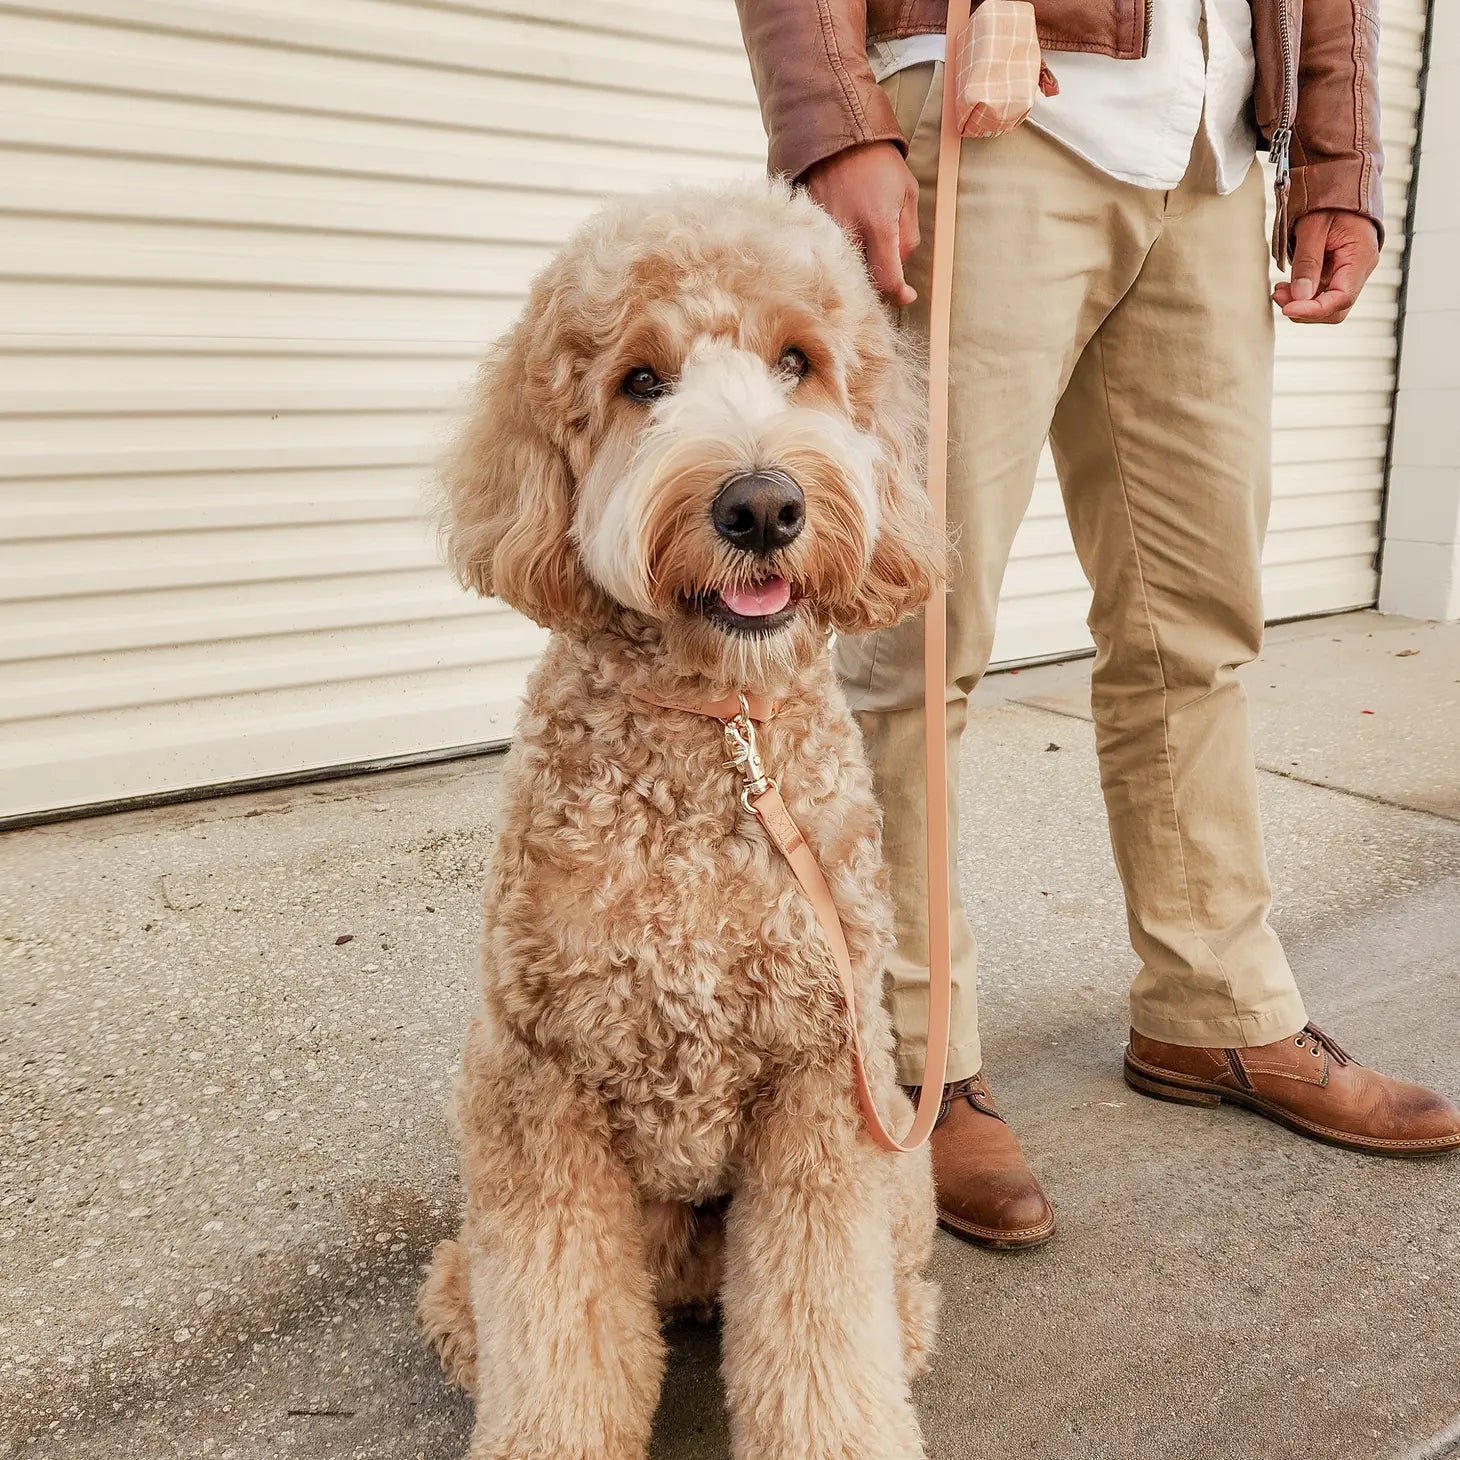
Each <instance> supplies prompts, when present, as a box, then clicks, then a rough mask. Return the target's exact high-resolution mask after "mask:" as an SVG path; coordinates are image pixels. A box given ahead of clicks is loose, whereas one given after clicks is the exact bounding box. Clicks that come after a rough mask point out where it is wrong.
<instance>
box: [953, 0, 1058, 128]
mask: <svg viewBox="0 0 1460 1460" xmlns="http://www.w3.org/2000/svg"><path fill="white" fill-rule="evenodd" d="M953 78H954V84H955V85H956V87H957V93H956V95H957V104H958V113H957V115H958V130H959V131H960V132H961V133H962V134H963V135H964V136H965V137H998V136H1001V135H1002V134H1003V133H1005V132H1007V131H1010V130H1011V129H1012V128H1014V127H1017V126H1018V125H1019V123H1020V122H1022V121H1023V120H1024V118H1025V117H1027V116H1028V115H1029V113H1030V111H1031V110H1032V109H1033V107H1034V101H1035V98H1036V97H1037V96H1038V95H1039V94H1040V93H1041V92H1042V93H1043V94H1044V95H1045V96H1057V95H1058V94H1059V83H1058V82H1057V81H1056V80H1055V79H1054V73H1053V72H1052V71H1050V69H1049V67H1048V66H1046V65H1045V64H1044V60H1043V57H1042V56H1041V55H1040V52H1039V32H1038V31H1037V29H1036V28H1035V23H1034V6H1033V5H1032V4H1031V3H1030V0H983V4H982V5H980V6H979V7H978V9H977V10H975V11H974V12H973V15H972V17H971V18H970V20H969V21H968V23H967V24H966V25H965V26H964V27H963V28H962V30H960V31H959V34H958V46H957V53H956V55H955V56H954V62H953Z"/></svg>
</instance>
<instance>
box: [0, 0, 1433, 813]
mask: <svg viewBox="0 0 1460 1460" xmlns="http://www.w3.org/2000/svg"><path fill="white" fill-rule="evenodd" d="M1422 11H1423V6H1422V4H1421V3H1420V0H1384V3H1383V5H1382V13H1383V22H1384V40H1383V75H1382V85H1383V91H1384V99H1385V105H1386V114H1385V143H1386V147H1387V149H1388V156H1389V164H1388V168H1387V179H1388V194H1387V195H1388V207H1389V215H1390V240H1391V242H1390V248H1389V250H1388V251H1387V252H1386V257H1385V262H1384V264H1383V266H1382V267H1381V269H1380V271H1379V273H1378V274H1377V275H1376V276H1375V278H1374V280H1373V282H1372V283H1371V285H1370V289H1369V292H1368V294H1367V295H1366V297H1365V299H1364V301H1363V303H1362V304H1361V305H1360V307H1359V308H1358V309H1357V310H1356V311H1355V312H1354V315H1353V316H1352V318H1351V320H1350V322H1349V323H1348V324H1347V325H1346V326H1345V327H1344V328H1343V329H1342V330H1339V331H1331V330H1316V329H1315V330H1307V331H1304V330H1298V329H1295V328H1292V327H1284V326H1282V325H1280V326H1279V329H1280V339H1281V344H1280V351H1279V368H1278V397H1277V402H1276V436H1275V442H1274V455H1275V461H1276V464H1277V472H1276V493H1275V500H1274V505H1273V515H1272V532H1271V536H1270V540H1269V548H1268V553H1267V560H1266V586H1267V592H1268V608H1269V612H1270V614H1272V615H1273V616H1287V615H1290V614H1298V613H1307V612H1314V611H1318V610H1322V609H1328V608H1337V607H1343V606H1348V605H1351V604H1359V603H1368V602H1372V601H1373V597H1374V571H1373V556H1374V551H1375V548H1376V546H1377V541H1378V525H1377V524H1378V516H1379V501H1380V492H1381V478H1382V470H1383V460H1384V448H1385V440H1386V433H1387V426H1388V415H1389V405H1390V396H1391V387H1392V377H1393V369H1394V314H1395V301H1396V297H1397V290H1398V284H1399V259H1400V247H1401V244H1402V223H1403V216H1404V207H1405V201H1406V196H1407V187H1408V179H1409V170H1410V168H1409V164H1410V153H1411V147H1412V141H1413V128H1414V113H1415V109H1416V105H1417V101H1418V86H1417V80H1418V70H1419V56H1420V44H1421V35H1422V29H1423V15H1422ZM542 15H543V11H542V9H541V7H540V6H539V5H537V4H536V3H534V0H451V3H450V4H442V3H436V0H311V3H310V4H308V5H301V4H299V3H298V0H237V3H222V0H208V3H204V0H41V3H33V4H26V5H19V4H14V5H12V4H6V3H4V0H0V676H3V693H0V817H4V816H15V815H24V814H27V813H30V812H34V811H39V810H45V809H52V808H58V807H66V806H77V805H85V804H89V803H96V802H105V801H112V800H116V799H119V798H123V797H127V796H136V795H144V794H151V793H165V792H169V791H173V790H177V789H180V788H186V787H193V786H202V785H211V784H216V783H220V782H228V781H234V780H240V779H248V778H252V777H257V776H270V775H277V774H283V773H288V772H292V771H297V770H302V769H308V768H314V767H320V766H328V765H339V764H349V763H354V762H360V761H372V760H379V759H387V758H391V757H396V756H405V755H411V754H416V753H421V752H428V751H432V750H437V749H445V748H449V747H453V746H462V745H471V744H479V743H483V742H493V741H497V740H501V739H502V738H504V737H505V736H506V735H507V734H508V733H509V731H510V727H511V722H512V718H513V715H514V713H515V706H516V701H517V697H518V695H519V693H520V688H521V682H522V679H523V677H524V675H525V674H526V672H527V670H528V668H529V667H530V665H531V663H532V660H533V658H534V656H535V654H536V652H537V649H538V647H539V645H540V635H539V633H538V632H537V631H536V630H535V629H534V628H533V627H532V626H531V625H528V624H525V623H524V622H523V621H522V620H520V619H518V618H517V617H516V616H514V615H512V614H511V613H508V612H506V611H505V610H503V609H501V608H500V607H498V606H495V605H482V604H480V603H477V602H476V601H475V600H472V599H470V598H468V597H466V596H465V595H463V594H461V593H459V592H457V591H456V589H455V588H454V587H453V586H452V585H451V583H450V582H449V581H448V579H447V576H446V574H445V572H444V570H443V569H442V568H441V567H440V564H439V561H438V555H437V551H436V546H435V543H434V541H433V539H432V537H431V534H430V532H429V530H428V528H427V527H426V526H425V525H424V519H425V516H426V511H425V509H426V507H427V505H428V499H429V475H430V463H431V461H432V459H433V458H434V456H435V455H436V453H437V451H438V449H439V446H440V444H441V442H442V440H443V439H444V437H445V434H446V431H447V429H448V425H449V421H450V419H451V413H452V411H453V409H454V407H455V406H456V405H457V403H458V402H459V401H460V399H461V396H462V392H463V391H464V389H465V387H466V385H467V384H468V383H469V380H470V377H471V373H472V370H473V368H474V365H475V363H476V361H477V360H478V358H479V357H480V355H481V353H482V350H483V348H484V346H485V344H486V343H487V342H488V341H489V340H490V339H491V338H493V337H494V336H495V335H496V334H498V333H499V332H500V331H501V330H502V329H503V328H504V327H505V326H506V325H507V324H508V322H509V321H510V320H511V318H512V317H513V315H514V314H515V312H516V310H517V308H518V306H519V304H520V300H521V296H522V293H523V290H524V289H525V287H526V284H527V281H528V279H529V278H530V277H531V275H532V274H533V272H534V271H535V270H536V269H537V268H538V267H539V266H540V264H541V263H542V261H543V260H544V259H545V258H546V257H547V256H548V255H549V253H550V252H551V250H552V249H553V248H554V247H556V246H557V244H558V243H559V242H560V241H561V240H562V239H563V237H564V236H565V235H566V234H567V233H568V232H569V231H570V230H571V229H572V228H573V227H574V226H575V224H576V223H577V222H578V221H579V220H580V219H581V218H582V217H583V216H584V215H585V214H586V213H588V212H589V211H591V210H592V208H593V207H595V206H596V204H597V203H598V202H599V201H600V200H601V199H602V198H603V197H604V196H605V195H609V194H615V193H624V192H633V191H638V190H643V189H647V188H651V187H656V186H659V185H661V184H663V183H664V182H665V181H667V180H670V179H675V178H682V179H697V180H709V179H717V178H728V177H732V176H737V175H743V174H745V173H749V172H755V171H758V170H759V168H760V166H761V162H762V159H763V156H764V144H763V140H762V136H761V131H760V125H759V118H758V115H757V112H756V109H755V104H754V98H753V96H752V94H751V90H750V83H749V76H748V71H747V68H746V64H745V60H744V57H743V55H742V53H741V48H740V40H739V34H738V30H737V27H736V23H735V17H734V10H733V6H732V5H731V4H730V3H729V0H639V3H633V0H625V3H623V4H615V5H613V6H606V5H604V4H602V3H601V0H561V3H558V4H556V5H555V6H554V8H553V20H552V21H551V22H547V21H544V20H543V19H542ZM1088 598H1089V593H1088V589H1087V587H1086V585H1085V582H1084V578H1083V576H1082V574H1081V572H1080V568H1079V565H1078V562H1077V561H1076V559H1075V557H1074V554H1073V550H1072V548H1071V544H1070V541H1069V534H1068V529H1067V528H1066V526H1065V522H1064V514H1063V508H1062V505H1061V503H1060V498H1059V493H1058V489H1057V486H1056V484H1055V482H1054V478H1053V473H1052V470H1051V469H1050V466H1049V463H1048V461H1047V460H1046V462H1045V466H1044V469H1043V471H1042V473H1041V478H1040V481H1039V484H1038V487H1037V489H1036V492H1035V496H1034V502H1033V505H1032V507H1031V510H1030V514H1029V517H1028V520H1027V521H1026V523H1025V525H1024V528H1023V529H1022V530H1021V532H1020V534H1019V538H1018V541H1017V543H1016V546H1015V554H1014V559H1013V561H1012V563H1011V565H1010V569H1009V574H1008V580H1007V584H1006V591H1005V595H1004V603H1003V608H1002V613H1001V621H1000V627H999V636H998V641H997V644H996V650H995V657H996V659H1000V660H1004V661H1011V660H1018V659H1026V658H1035V657H1041V656H1044V655H1051V654H1057V653H1063V652H1069V651H1070V650H1072V649H1077V648H1079V647H1082V646H1083V645H1085V644H1086V643H1088V639H1087V637H1086V634H1085V630H1084V627H1083V619H1084V614H1085V611H1086V607H1087V605H1088Z"/></svg>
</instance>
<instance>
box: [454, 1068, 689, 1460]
mask: <svg viewBox="0 0 1460 1460" xmlns="http://www.w3.org/2000/svg"><path fill="white" fill-rule="evenodd" d="M462 1126H463V1133H464V1135H465V1137H466V1142H465V1146H466V1161H465V1177H466V1184H467V1216H466V1223H465V1226H464V1228H463V1232H462V1237H463V1241H464V1243H465V1246H466V1251H467V1257H468V1262H469V1266H470V1274H471V1306H472V1310H473V1312H474V1314H475V1319H476V1336H477V1354H478V1359H477V1368H476V1395H477V1419H476V1430H475V1432H474V1434H473V1437H472V1446H471V1452H470V1460H644V1455H645V1453H646V1449H647V1446H648V1442H649V1430H650V1426H651V1423H652V1421H653V1417H654V1409H655V1406H656V1405H657V1404H658V1400H659V1386H660V1382H661V1379H662V1377H663V1371H664V1342H663V1339H662V1338H661V1336H660V1331H659V1315H658V1311H657V1309H656V1307H655V1303H654V1285H653V1280H652V1277H651V1275H650V1271H649V1265H648V1262H647V1259H646V1253H645V1241H644V1229H643V1222H642V1218H641V1215H640V1211H639V1203H638V1199H637V1196H636V1193H635V1191H634V1189H633V1185H632V1182H631V1179H630V1176H629V1172H628V1170H627V1169H626V1168H625V1166H624V1164H623V1162H622V1161H621V1160H620V1159H619V1157H618V1156H617V1155H616V1154H615V1152H614V1150H613V1148H612V1145H611V1143H610V1140H609V1133H608V1129H607V1125H606V1122H605V1120H604V1117H603V1113H602V1110H601V1108H600V1107H599V1106H598V1103H597V1102H596V1101H595V1100H593V1099H592V1098H591V1097H589V1096H587V1095H586V1094H583V1093H582V1092H575V1091H573V1090H572V1089H570V1088H568V1087H567V1082H566V1081H565V1079H564V1077H563V1075H562V1074H561V1072H559V1071H555V1070H552V1071H550V1070H548V1069H546V1068H545V1067H543V1066H538V1067H537V1068H536V1069H535V1071H533V1073H531V1074H523V1073H521V1072H519V1073H517V1074H516V1075H515V1076H514V1077H513V1078H512V1079H511V1080H503V1081H497V1080H491V1079H483V1080H481V1081H479V1082H477V1084H476V1086H475V1088H474V1089H472V1090H471V1091H470V1093H469V1096H468V1099H467V1100H466V1102H465V1103H464V1108H463V1110H462Z"/></svg>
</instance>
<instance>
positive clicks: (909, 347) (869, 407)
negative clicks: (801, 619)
mask: <svg viewBox="0 0 1460 1460" xmlns="http://www.w3.org/2000/svg"><path fill="white" fill-rule="evenodd" d="M857 343H858V347H859V348H858V360H857V364H856V367H855V368H854V369H853V370H852V372H851V373H850V375H849V378H848V382H847V384H848V396H849V398H850V401H851V406H852V411H853V415H854V416H855V418H856V420H857V424H858V425H859V426H860V427H861V429H862V430H864V431H867V432H869V433H870V434H871V435H872V436H874V437H875V438H876V440H877V444H878V446H879V447H880V448H881V449H880V451H879V452H878V460H877V468H876V470H877V500H878V508H879V522H878V526H877V537H876V539H875V541H874V542H873V545H872V557H871V561H870V562H869V563H868V565H867V570H866V572H865V573H864V574H863V577H862V582H861V585H860V588H859V590H858V596H857V601H856V602H855V603H854V604H852V605H850V606H849V607H848V609H847V610H846V611H845V612H844V614H843V615H841V616H840V617H839V618H838V621H837V622H836V623H835V627H836V628H838V629H840V630H841V631H842V632H843V633H850V634H865V633H870V632H871V631H872V630H873V629H880V628H887V627H889V626H890V625H892V624H895V623H897V622H898V621H899V620H900V619H903V618H906V617H907V615H908V614H910V613H912V612H914V611H915V610H916V609H918V608H921V607H922V605H923V604H924V603H926V602H927V601H928V599H929V598H930V597H931V596H932V595H933V594H934V593H940V592H942V590H943V584H944V582H945V580H946V578H947V574H948V542H947V539H946V537H945V536H944V535H943V534H941V533H939V532H938V531H937V530H936V529H935V527H934V525H933V514H932V509H931V508H930V506H929V504H928V496H927V489H926V479H925V472H926V467H927V462H926V443H927V390H926V384H927V376H926V372H925V371H924V369H923V366H922V362H921V360H920V358H919V357H918V355H917V352H916V349H915V347H914V345H913V344H912V342H911V340H910V339H908V338H907V337H906V336H904V335H903V334H901V333H900V332H899V331H898V330H897V329H896V327H895V326H894V325H893V324H892V322H891V320H890V319H888V318H887V316H886V315H885V314H884V313H883V312H882V311H881V309H880V308H879V309H878V310H877V313H876V316H875V318H873V319H870V320H868V321H867V323H866V324H865V325H864V326H863V328H862V329H861V330H860V331H859V338H858V341H857Z"/></svg>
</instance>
